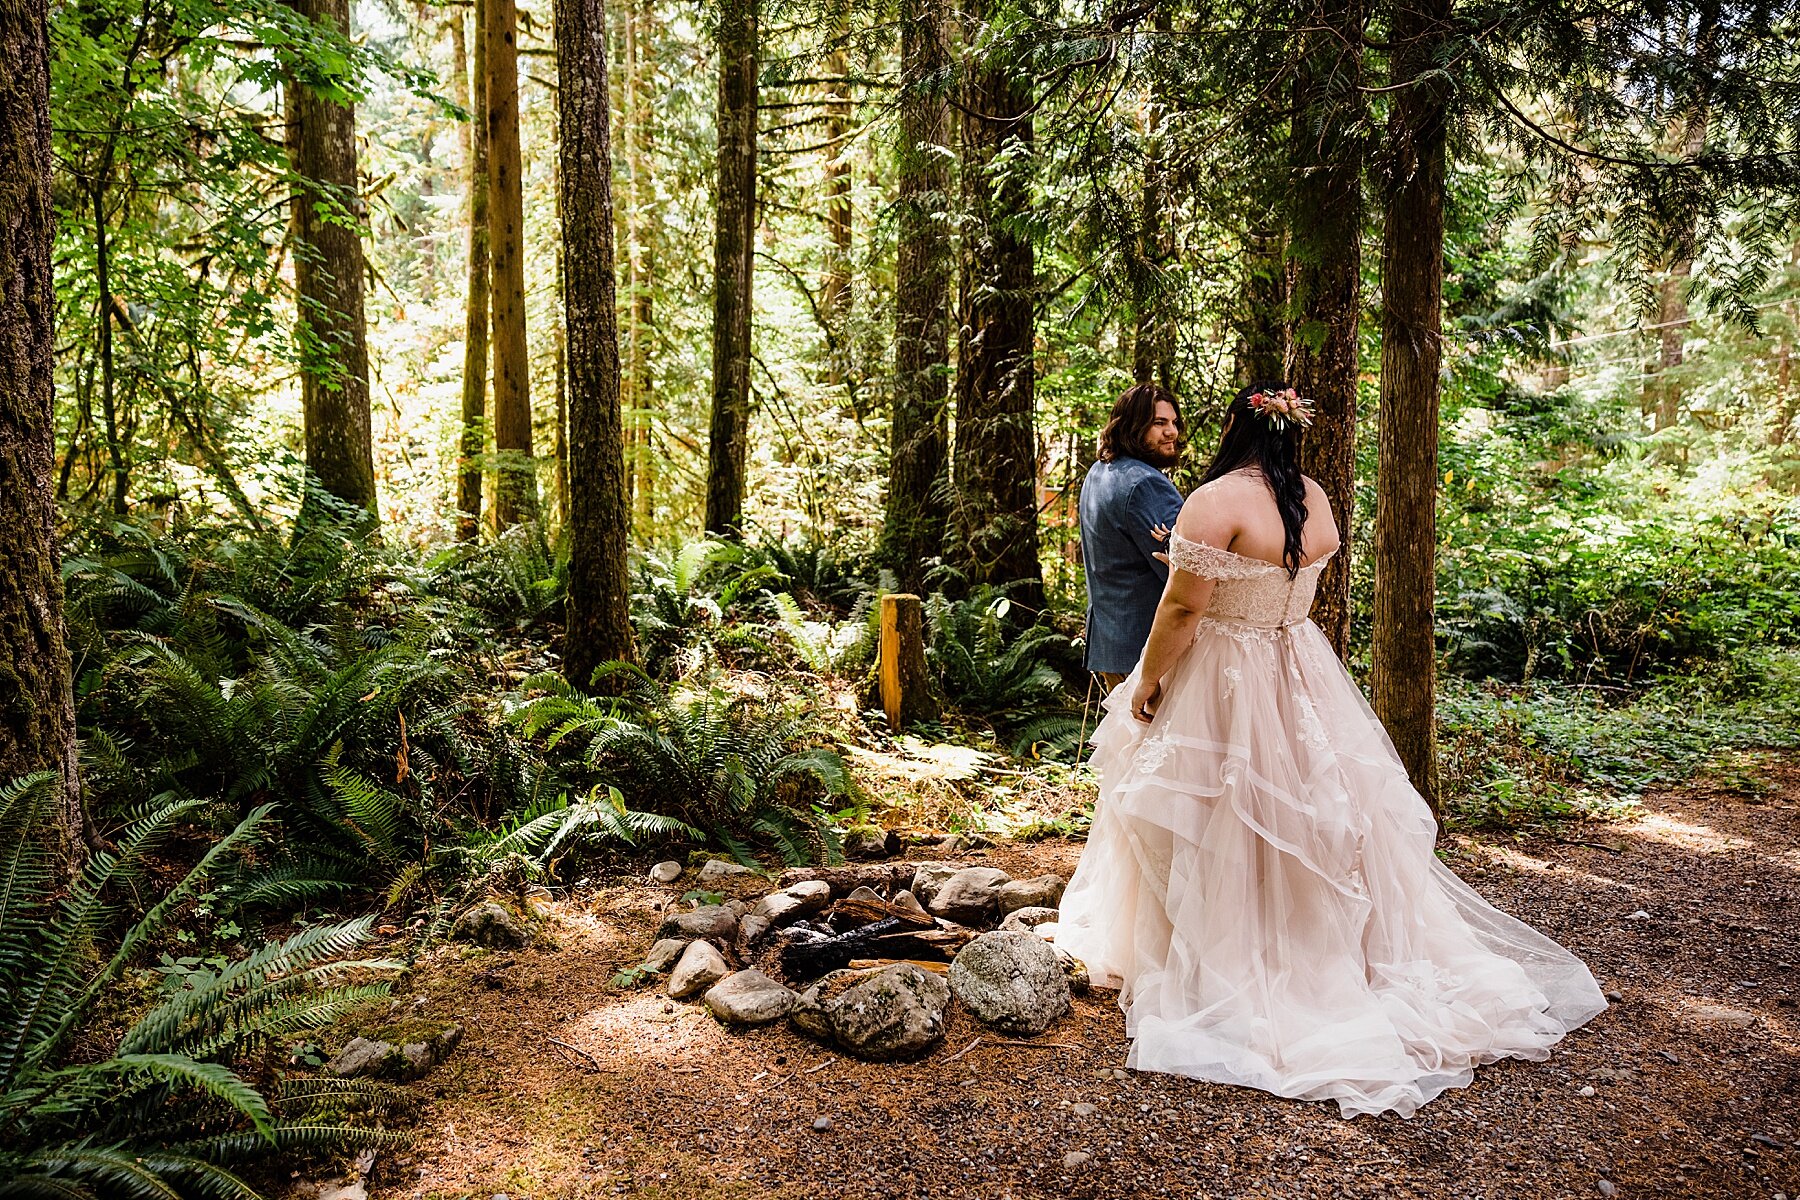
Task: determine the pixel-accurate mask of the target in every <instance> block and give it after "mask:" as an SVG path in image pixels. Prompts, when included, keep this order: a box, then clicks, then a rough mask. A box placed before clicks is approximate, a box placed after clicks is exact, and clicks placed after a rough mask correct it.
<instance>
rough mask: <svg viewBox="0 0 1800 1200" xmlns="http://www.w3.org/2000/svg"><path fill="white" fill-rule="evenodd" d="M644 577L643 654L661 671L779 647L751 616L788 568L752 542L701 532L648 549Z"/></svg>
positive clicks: (635, 600) (682, 670)
mask: <svg viewBox="0 0 1800 1200" xmlns="http://www.w3.org/2000/svg"><path fill="white" fill-rule="evenodd" d="M636 576H637V580H636V585H635V587H634V588H633V591H632V597H631V624H632V630H633V632H634V633H635V635H636V638H637V646H638V653H639V655H640V656H641V657H642V659H643V662H644V664H645V666H646V668H647V669H648V670H649V671H650V673H651V674H652V675H654V676H656V677H657V678H670V677H679V676H683V675H687V674H691V673H692V672H694V671H696V670H698V669H699V668H700V667H701V666H703V665H705V664H708V663H714V662H720V661H724V662H732V661H737V660H739V659H741V658H755V657H759V656H767V655H769V654H770V653H771V648H770V645H769V642H768V640H767V637H766V633H765V631H764V630H762V629H760V628H758V627H757V626H755V625H753V624H750V623H748V622H749V618H750V611H749V609H750V602H751V601H752V600H753V599H755V598H757V597H759V596H761V595H762V594H763V593H764V592H765V591H766V590H767V589H769V588H772V587H774V586H775V585H777V584H778V583H779V582H780V580H781V578H782V577H781V573H780V572H779V571H778V570H777V569H776V568H775V567H774V566H773V565H772V564H771V563H769V562H766V561H758V557H757V556H756V555H755V554H753V553H752V552H750V551H749V550H746V549H745V548H744V547H742V546H740V545H737V544H736V543H732V542H719V541H714V540H712V539H710V538H697V539H694V540H692V541H688V542H683V543H682V544H680V545H679V546H677V547H676V548H675V549H674V551H673V552H672V553H670V554H667V555H663V554H659V553H656V552H653V551H646V552H645V553H643V554H642V555H640V556H639V557H638V560H637V564H636Z"/></svg>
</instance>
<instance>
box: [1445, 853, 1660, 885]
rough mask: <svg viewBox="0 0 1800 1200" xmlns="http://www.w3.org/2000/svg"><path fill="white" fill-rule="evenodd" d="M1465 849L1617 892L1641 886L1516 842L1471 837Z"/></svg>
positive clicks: (1509, 866) (1472, 855)
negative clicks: (1521, 847)
mask: <svg viewBox="0 0 1800 1200" xmlns="http://www.w3.org/2000/svg"><path fill="white" fill-rule="evenodd" d="M1461 849H1462V850H1463V851H1464V853H1466V854H1467V855H1468V856H1469V857H1470V858H1473V859H1484V860H1486V861H1487V862H1489V863H1491V864H1492V865H1494V866H1498V867H1505V868H1507V869H1508V870H1511V871H1522V872H1526V873H1528V874H1534V875H1558V876H1569V877H1571V878H1574V879H1581V880H1586V881H1587V882H1588V883H1591V884H1593V885H1595V886H1596V887H1602V888H1608V889H1611V890H1613V891H1617V892H1635V891H1637V890H1638V888H1637V887H1636V886H1635V885H1634V884H1629V883H1625V882H1624V881H1622V880H1618V879H1612V878H1610V877H1608V876H1605V875H1596V874H1594V873H1593V872H1592V871H1583V870H1580V869H1579V868H1577V867H1572V866H1570V865H1569V864H1568V863H1561V862H1551V861H1550V860H1549V859H1544V858H1538V857H1536V856H1534V855H1530V854H1527V853H1525V852H1524V851H1523V850H1519V849H1516V848H1514V847H1512V846H1496V845H1492V844H1489V843H1486V842H1475V841H1468V842H1465V843H1464V844H1463V845H1462V847H1461Z"/></svg>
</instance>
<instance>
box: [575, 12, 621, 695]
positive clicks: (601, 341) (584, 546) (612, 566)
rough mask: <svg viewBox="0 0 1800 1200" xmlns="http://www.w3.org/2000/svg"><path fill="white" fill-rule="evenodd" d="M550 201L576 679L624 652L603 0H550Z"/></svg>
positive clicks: (587, 679) (589, 676)
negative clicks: (554, 168)
mask: <svg viewBox="0 0 1800 1200" xmlns="http://www.w3.org/2000/svg"><path fill="white" fill-rule="evenodd" d="M556 73H557V79H558V82H559V85H560V86H559V89H558V90H559V93H560V95H559V99H558V121H559V134H560V138H559V163H560V167H561V171H560V184H561V186H560V189H559V199H560V204H561V209H562V228H563V256H562V257H563V263H564V269H565V270H566V272H567V275H566V279H567V283H568V290H567V294H566V295H565V296H564V300H563V312H564V318H563V320H564V324H565V325H566V327H567V330H568V356H569V357H568V362H569V373H568V385H569V421H568V428H569V470H570V474H572V475H574V476H576V477H577V478H579V479H580V480H581V487H580V489H579V490H577V491H574V492H572V493H570V495H569V498H568V505H569V524H568V530H569V599H568V622H567V634H566V636H565V639H564V643H563V670H564V671H565V673H566V674H567V676H568V679H569V682H570V683H572V684H574V685H575V686H576V687H582V688H585V687H587V686H589V685H590V683H591V682H592V680H593V676H594V669H595V668H596V667H598V666H599V665H600V664H601V663H603V662H607V661H609V660H611V659H622V658H630V657H631V621H630V612H629V608H628V604H629V600H630V586H629V584H630V576H629V573H628V571H627V568H626V561H625V550H626V538H627V535H628V534H629V532H630V529H631V507H630V505H629V503H628V502H627V499H626V495H625V440H624V423H623V420H622V417H621V414H620V410H619V310H618V307H617V304H618V298H617V296H616V294H615V289H614V282H613V197H612V133H611V128H610V122H611V119H612V112H611V104H610V94H609V91H608V88H607V42H606V2H605V0H558V3H557V8H556Z"/></svg>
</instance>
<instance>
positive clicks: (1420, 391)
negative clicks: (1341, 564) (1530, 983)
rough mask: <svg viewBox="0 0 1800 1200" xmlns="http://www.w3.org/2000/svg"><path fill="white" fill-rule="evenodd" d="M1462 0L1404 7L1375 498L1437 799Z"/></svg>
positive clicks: (1381, 702) (1417, 783)
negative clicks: (1449, 140)
mask: <svg viewBox="0 0 1800 1200" xmlns="http://www.w3.org/2000/svg"><path fill="white" fill-rule="evenodd" d="M1449 27H1450V0H1405V2H1404V3H1397V4H1395V6H1394V13H1393V22H1392V30H1391V37H1392V40H1393V42H1394V45H1395V52H1394V82H1395V83H1396V84H1398V85H1401V86H1400V87H1399V90H1397V91H1396V92H1394V93H1393V100H1392V103H1393V107H1392V109H1391V110H1390V115H1389V118H1388V136H1387V153H1388V154H1389V156H1390V160H1389V162H1388V164H1387V165H1388V170H1387V177H1386V192H1387V196H1386V201H1387V203H1386V211H1385V214H1384V220H1383V225H1382V243H1381V296H1382V311H1381V410H1380V413H1379V417H1378V419H1379V422H1380V428H1379V430H1378V437H1379V444H1380V464H1381V465H1380V470H1379V476H1378V480H1377V486H1376V498H1375V625H1374V629H1373V631H1372V642H1373V659H1374V669H1373V672H1372V674H1371V678H1370V684H1371V692H1372V693H1373V702H1374V707H1375V711H1376V713H1377V714H1378V715H1379V716H1380V717H1381V721H1382V724H1383V725H1385V726H1386V727H1387V731H1388V735H1389V736H1390V737H1392V738H1393V739H1394V747H1395V749H1397V750H1398V751H1399V752H1400V759H1401V761H1402V762H1404V763H1405V764H1406V773H1407V775H1408V777H1410V778H1411V779H1412V782H1413V786H1414V787H1416V788H1417V789H1418V790H1419V793H1420V794H1421V795H1422V796H1424V797H1425V798H1426V800H1427V801H1429V802H1430V803H1431V805H1432V807H1433V809H1434V810H1435V808H1436V807H1437V791H1438V786H1437V785H1438V770H1437V735H1436V727H1435V701H1436V682H1437V641H1436V637H1435V636H1434V633H1433V614H1434V612H1435V609H1436V600H1437V476H1438V468H1437V452H1438V372H1439V369H1440V367H1441V365H1442V362H1443V307H1444V157H1445V137H1446V132H1447V130H1448V110H1447V103H1448V99H1449V97H1448V94H1447V88H1446V86H1445V82H1444V80H1443V77H1442V76H1441V74H1435V73H1434V68H1435V64H1436V62H1437V60H1438V58H1439V57H1440V51H1441V48H1442V46H1443V44H1444V42H1445V40H1446V38H1447V36H1448V34H1449Z"/></svg>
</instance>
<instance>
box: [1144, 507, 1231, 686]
mask: <svg viewBox="0 0 1800 1200" xmlns="http://www.w3.org/2000/svg"><path fill="white" fill-rule="evenodd" d="M1220 507H1221V506H1219V505H1218V504H1215V503H1208V502H1206V501H1204V500H1202V499H1201V497H1200V493H1199V492H1198V491H1196V492H1195V493H1194V494H1193V495H1192V496H1189V497H1188V499H1187V503H1186V504H1184V505H1183V506H1182V509H1181V516H1180V518H1179V519H1178V520H1177V521H1176V523H1175V528H1176V531H1177V532H1179V533H1180V534H1181V536H1182V537H1184V538H1187V539H1188V540H1189V541H1194V542H1205V543H1207V544H1208V545H1212V546H1218V547H1219V548H1220V549H1229V548H1230V546H1231V539H1232V538H1233V537H1235V536H1236V535H1237V531H1236V529H1235V528H1233V527H1232V523H1231V521H1230V519H1229V518H1228V517H1226V516H1225V515H1224V514H1223V513H1222V512H1220V511H1219V510H1220ZM1214 582H1215V581H1214V580H1211V579H1202V578H1201V577H1200V576H1198V575H1195V574H1193V573H1191V572H1188V571H1184V570H1181V569H1180V568H1179V567H1176V566H1174V565H1173V564H1170V567H1169V582H1168V584H1167V585H1166V586H1165V587H1164V588H1163V594H1162V599H1161V600H1160V601H1158V602H1157V605H1156V619H1155V621H1154V622H1153V623H1152V624H1151V626H1150V640H1149V641H1148V642H1147V643H1145V645H1144V660H1143V664H1142V670H1141V671H1140V672H1139V674H1138V683H1137V689H1136V690H1135V691H1134V692H1133V693H1132V696H1131V715H1132V716H1134V717H1136V718H1137V719H1138V720H1140V721H1148V720H1149V719H1150V717H1151V716H1152V715H1154V714H1155V712H1156V706H1157V704H1159V703H1160V702H1161V700H1162V681H1163V677H1164V676H1166V675H1167V674H1168V673H1169V672H1170V670H1172V669H1173V668H1174V666H1175V664H1176V663H1178V662H1180V661H1181V658H1182V655H1184V654H1186V653H1187V650H1188V647H1189V646H1191V645H1193V643H1194V626H1195V625H1196V624H1197V623H1198V622H1199V620H1200V618H1201V617H1202V616H1204V615H1206V606H1207V605H1208V604H1210V603H1212V593H1213V585H1214Z"/></svg>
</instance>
